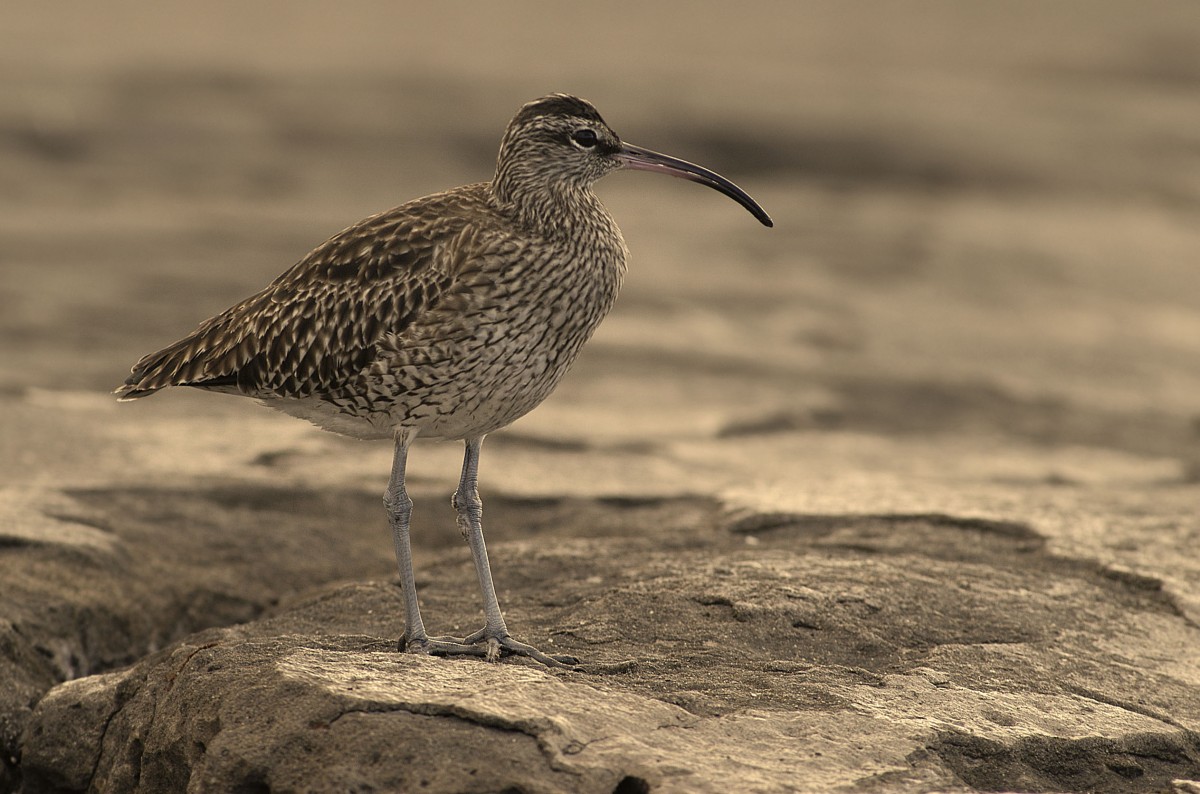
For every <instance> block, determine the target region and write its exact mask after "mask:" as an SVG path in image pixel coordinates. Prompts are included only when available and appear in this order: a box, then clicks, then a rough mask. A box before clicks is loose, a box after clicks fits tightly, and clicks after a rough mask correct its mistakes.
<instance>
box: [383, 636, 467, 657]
mask: <svg viewBox="0 0 1200 794" xmlns="http://www.w3.org/2000/svg"><path fill="white" fill-rule="evenodd" d="M399 650H400V651H401V652H405V653H423V654H426V655H429V654H435V655H438V656H456V655H465V656H486V655H487V649H486V648H481V647H479V646H477V645H467V644H466V643H463V642H457V641H455V640H454V638H453V637H420V638H417V639H408V638H407V637H401V638H400V648H399Z"/></svg>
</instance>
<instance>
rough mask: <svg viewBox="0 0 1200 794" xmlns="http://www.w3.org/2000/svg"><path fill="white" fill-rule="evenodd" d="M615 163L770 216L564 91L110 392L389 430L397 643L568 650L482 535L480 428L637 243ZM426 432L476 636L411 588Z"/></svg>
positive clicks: (551, 359)
mask: <svg viewBox="0 0 1200 794" xmlns="http://www.w3.org/2000/svg"><path fill="white" fill-rule="evenodd" d="M622 168H628V169H636V170H642V171H655V172H658V173H662V174H669V175H671V176H678V177H682V178H684V179H689V180H692V181H693V182H699V183H700V184H702V185H708V186H709V187H711V188H714V189H716V190H719V191H720V192H722V193H724V194H725V195H726V196H729V197H730V198H732V199H733V200H734V201H736V202H738V203H739V204H741V205H742V206H743V207H745V208H746V209H747V210H749V211H750V213H751V214H753V215H754V217H755V218H757V219H758V220H759V221H760V222H761V223H762V224H763V225H765V226H771V225H772V222H771V218H770V216H768V215H767V213H766V212H765V211H764V210H763V208H762V207H760V206H759V205H758V203H757V202H755V201H754V199H752V198H750V196H749V195H747V194H746V192H745V191H743V190H742V189H741V188H739V187H738V186H737V185H735V184H733V183H732V182H730V181H729V180H728V179H725V178H724V177H722V176H720V175H719V174H715V173H713V172H712V171H709V170H708V169H706V168H702V167H700V166H698V165H694V164H692V163H688V162H685V161H683V160H678V159H676V158H674V157H668V156H666V155H663V154H658V153H656V152H652V151H649V150H648V149H642V148H640V147H638V146H633V145H631V144H628V143H624V142H622V141H621V139H620V138H618V137H617V134H616V133H615V132H613V131H612V129H611V128H610V127H609V126H608V125H607V124H605V123H604V120H603V119H602V118H601V117H600V114H599V113H598V112H596V109H595V108H594V107H593V106H592V105H591V104H590V103H588V102H586V101H584V100H582V99H579V98H577V97H573V96H568V95H565V94H553V95H551V96H547V97H543V98H542V99H538V100H536V101H534V102H530V103H529V104H527V105H525V106H524V107H522V108H521V109H520V111H519V112H518V113H517V115H516V116H515V117H514V118H513V120H512V121H511V122H510V123H509V125H508V129H507V130H506V131H505V133H504V137H503V139H502V140H501V143H500V155H499V158H498V161H497V165H496V173H495V176H494V177H493V178H492V180H491V181H490V182H481V183H478V184H472V185H466V186H464V187H459V188H455V189H453V190H449V191H446V192H444V193H437V194H434V195H432V196H426V197H425V198H420V199H416V200H415V201H410V202H409V203H407V204H404V205H402V206H400V207H397V208H395V209H392V210H388V211H386V212H383V213H380V214H378V215H374V216H372V217H369V218H367V219H365V220H363V221H361V222H359V223H357V224H355V225H354V226H351V227H350V228H348V229H346V230H345V231H343V232H341V233H339V234H337V235H335V236H334V237H332V238H330V239H329V240H328V241H327V242H325V243H324V244H322V245H321V246H319V247H318V248H316V249H315V250H314V251H312V253H310V254H308V256H306V257H304V258H303V259H302V260H301V261H300V262H299V263H298V264H297V265H295V266H294V267H293V268H291V269H290V270H288V271H287V272H285V273H284V274H283V275H281V276H280V277H279V278H277V279H275V280H274V281H273V282H271V284H270V285H269V286H267V287H266V288H265V289H263V290H262V291H261V292H258V293H257V294H255V295H252V296H251V297H249V298H247V299H246V300H244V301H242V302H241V303H238V304H237V305H235V306H233V307H232V308H230V309H228V310H227V311H225V312H222V313H221V314H219V315H217V316H216V317H213V318H212V319H210V320H207V321H205V322H204V323H202V324H201V325H200V327H199V328H197V329H196V330H195V331H194V332H193V333H192V334H191V335H189V336H187V337H185V338H184V339H181V340H180V341H178V342H176V343H175V344H173V345H170V346H169V347H166V348H163V349H162V350H160V351H158V352H157V353H151V354H150V355H148V356H146V357H145V358H143V359H142V360H141V361H139V362H138V363H137V364H136V365H134V367H133V371H132V374H131V375H130V376H129V378H128V379H127V380H126V381H125V384H124V385H123V386H121V387H120V388H118V389H117V390H116V392H115V393H116V394H117V395H119V397H120V399H122V400H133V399H136V398H138V397H145V396H146V395H148V394H153V393H154V392H156V391H158V390H159V389H164V388H166V387H168V386H191V387H193V388H197V389H205V390H208V391H215V392H225V393H230V394H240V395H243V396H246V397H252V398H254V399H257V400H260V401H261V402H262V403H263V404H264V405H267V406H269V407H271V408H276V409H278V410H280V411H283V412H285V413H288V414H291V415H293V416H298V417H302V418H304V419H307V420H309V421H311V422H313V423H315V424H317V425H319V426H320V427H323V428H325V429H327V430H331V431H333V432H335V433H341V434H343V435H347V436H352V437H355V438H363V439H380V438H387V439H392V440H393V441H394V443H395V457H394V459H393V463H392V473H391V479H390V481H389V483H388V487H387V491H386V492H385V495H384V503H385V505H386V507H387V516H388V521H389V523H390V525H391V528H392V533H393V538H394V541H395V546H396V559H397V562H398V564H399V568H400V582H401V586H402V588H403V592H404V601H405V628H404V636H403V637H402V638H401V640H400V649H401V650H407V651H411V652H416V653H433V654H440V655H451V654H471V655H477V656H485V657H486V658H487V659H489V660H493V661H494V660H496V659H498V658H499V657H500V656H501V655H506V654H517V655H521V656H528V657H531V658H533V659H535V660H537V661H539V662H541V663H543V664H546V665H551V666H561V665H562V664H563V663H574V662H575V661H576V660H574V659H572V658H571V657H557V658H556V657H552V656H549V655H547V654H545V653H542V652H541V651H539V650H538V649H537V648H534V647H532V646H530V645H526V644H525V643H522V642H519V641H517V640H516V639H514V638H513V637H512V636H510V635H509V632H508V628H507V626H506V625H505V623H504V617H503V615H502V614H501V612H500V606H499V604H498V602H497V600H496V592H495V589H494V587H493V585H492V573H491V569H490V566H489V565H488V557H487V549H486V547H485V545H484V541H483V529H482V525H481V516H482V508H483V506H482V503H481V501H480V499H479V493H478V490H477V487H476V485H477V472H478V466H479V448H480V444H481V443H482V441H483V438H484V436H486V435H487V434H488V433H490V432H492V431H493V430H498V429H499V428H502V427H504V426H506V425H508V424H510V423H511V422H513V421H514V420H516V419H517V418H519V417H521V416H523V415H524V414H526V413H528V412H529V411H530V410H532V409H533V408H534V407H536V406H537V405H538V404H539V403H541V402H542V400H544V399H546V397H547V396H548V395H549V394H550V392H551V391H552V390H553V389H554V387H555V385H556V384H557V383H558V381H559V379H561V378H562V376H563V374H565V373H566V371H567V369H568V368H569V367H570V366H571V363H572V362H573V361H574V360H575V357H576V355H577V354H578V353H579V350H580V348H581V347H582V346H583V344H584V342H586V341H587V340H588V338H589V337H590V336H591V335H592V332H593V331H594V330H595V329H596V326H597V325H599V323H600V321H601V320H602V319H603V318H604V316H605V315H606V314H608V311H609V309H611V308H612V305H613V302H614V301H615V300H616V297H617V289H618V288H619V287H620V285H621V279H622V277H623V276H624V274H625V260H626V256H627V249H626V247H625V241H624V239H623V238H622V237H621V231H620V230H619V229H618V228H617V224H616V223H615V222H614V221H613V219H612V216H611V215H609V213H608V211H607V210H606V209H605V208H604V206H603V205H602V204H601V203H600V200H599V199H598V198H597V197H596V195H595V193H593V192H592V185H593V184H594V183H595V182H596V180H598V179H600V178H601V177H603V176H605V175H606V174H609V173H611V172H613V171H617V170H620V169H622ZM418 436H420V437H422V438H435V439H455V440H462V441H464V442H465V444H466V454H465V456H464V459H463V467H462V477H461V480H460V481H459V484H458V489H457V490H456V491H455V493H454V497H453V500H452V504H453V506H454V508H455V509H456V510H457V512H458V526H459V528H460V530H461V531H462V533H463V536H464V537H465V538H466V540H467V542H468V543H469V544H470V547H471V554H472V555H473V557H474V560H475V570H476V573H477V574H478V577H479V586H480V589H481V591H482V594H483V612H484V619H485V622H484V626H483V628H481V629H480V630H479V631H476V632H475V633H473V634H471V635H469V636H467V637H430V636H429V635H428V634H427V633H426V631H425V625H424V623H423V622H422V620H421V612H420V609H419V607H418V605H417V590H416V585H415V583H414V580H413V566H412V551H411V548H410V545H409V517H410V515H411V512H412V501H411V500H410V499H409V497H408V494H407V493H406V492H405V489H404V467H405V461H406V459H407V456H408V449H409V446H410V445H411V444H412V443H413V441H414V440H415V439H416V438H417V437H418Z"/></svg>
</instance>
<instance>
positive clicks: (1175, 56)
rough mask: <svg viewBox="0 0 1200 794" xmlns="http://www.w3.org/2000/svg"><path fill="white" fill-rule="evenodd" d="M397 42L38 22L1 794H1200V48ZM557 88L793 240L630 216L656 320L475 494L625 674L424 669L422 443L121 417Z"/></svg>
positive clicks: (785, 40)
mask: <svg viewBox="0 0 1200 794" xmlns="http://www.w3.org/2000/svg"><path fill="white" fill-rule="evenodd" d="M394 6H395V4H368V3H364V4H362V5H361V6H360V7H358V8H357V12H356V13H351V14H344V15H339V16H337V17H333V16H331V15H330V14H329V12H328V11H327V10H325V7H323V6H321V5H319V4H313V5H302V4H288V5H286V6H285V5H283V4H270V3H263V4H254V5H253V6H246V7H243V6H242V5H241V4H234V3H232V2H230V3H216V4H209V5H206V6H205V7H204V10H203V12H201V11H200V10H198V9H192V10H183V9H176V10H174V11H171V12H168V11H166V10H163V8H162V7H155V9H154V10H150V9H147V8H144V7H141V6H140V5H138V4H132V3H130V4H128V5H126V4H122V3H114V4H110V5H109V6H108V9H107V11H106V16H105V17H104V18H103V19H99V18H98V17H93V18H89V17H87V16H83V15H80V14H78V13H75V12H73V11H71V10H70V9H68V8H67V7H65V6H63V7H58V6H55V5H54V4H44V5H40V6H38V9H39V10H37V11H33V10H27V12H26V16H23V17H22V18H21V19H19V20H16V21H15V22H14V23H13V24H12V25H9V26H4V27H3V29H0V45H2V46H0V50H2V51H3V52H4V53H6V54H5V55H4V56H2V57H0V75H3V78H4V79H3V80H2V81H0V148H2V150H3V152H4V155H3V156H4V160H5V162H6V167H5V168H4V169H2V170H0V205H2V207H3V212H0V240H2V243H0V268H2V269H3V279H2V280H0V350H2V351H3V355H2V356H0V416H2V417H3V419H2V420H0V431H2V436H0V443H2V444H3V449H2V450H0V475H2V477H3V480H2V482H3V486H0V582H2V583H3V584H0V682H4V683H3V685H0V760H2V761H3V765H2V767H0V791H15V790H18V789H20V788H22V787H23V788H24V790H25V791H28V792H41V791H88V790H92V791H104V792H108V791H146V792H157V791H183V790H188V791H239V792H265V791H272V792H287V791H329V792H343V791H408V790H422V791H447V792H458V791H479V792H486V791H496V792H499V791H524V792H556V791H582V792H645V791H655V792H675V791H678V792H694V791H727V790H739V791H740V790H744V791H764V792H765V791H781V790H801V791H834V790H842V791H889V792H890V791H912V792H921V791H969V790H981V791H1112V792H1117V791H1129V792H1137V791H1180V792H1194V791H1200V552H1198V549H1200V519H1198V518H1197V511H1196V505H1197V504H1198V503H1200V398H1198V397H1197V395H1200V366H1198V365H1197V362H1198V361H1200V269H1198V268H1197V267H1196V263H1197V261H1200V223H1198V220H1200V187H1198V185H1200V182H1198V181H1197V175H1198V174H1200V134H1198V133H1197V130H1200V106H1197V105H1196V103H1195V93H1196V89H1197V88H1198V87H1200V55H1198V53H1200V24H1197V23H1196V20H1195V13H1194V7H1192V6H1191V5H1190V4H1188V3H1178V4H1168V3H1160V4H1155V5H1154V6H1153V7H1152V9H1149V10H1148V9H1147V8H1146V7H1143V6H1137V7H1136V10H1131V9H1132V8H1133V7H1131V6H1128V5H1124V4H1120V3H1106V4H1101V3H1081V4H1078V5H1072V4H1069V3H1065V4H1055V5H1054V6H1044V5H1043V4H1040V3H1032V2H1031V3H1027V4H1022V3H1006V4H995V5H988V6H984V5H982V4H975V5H962V4H951V3H946V4H936V3H935V4H928V3H926V4H920V5H918V4H915V3H913V4H888V5H886V6H882V5H881V6H875V7H873V9H874V10H873V11H872V12H870V13H868V12H867V11H866V10H864V9H862V8H860V9H859V10H856V11H853V10H848V8H847V7H845V6H843V5H842V4H837V3H830V4H818V3H812V4H805V5H803V6H799V7H797V6H795V5H792V4H778V5H762V6H757V7H755V9H754V10H753V11H752V12H744V11H742V12H736V13H735V11H734V10H731V9H730V8H726V6H725V5H724V4H714V5H713V6H712V7H703V8H700V9H697V8H695V7H694V6H692V5H688V6H686V7H683V6H680V7H678V8H675V7H672V6H670V5H658V6H652V7H645V6H644V5H643V6H638V7H636V8H634V7H630V8H627V9H624V11H622V9H620V8H617V9H615V13H616V18H619V19H620V20H622V21H621V24H616V22H612V24H608V25H596V24H594V20H593V19H591V18H590V17H589V16H588V14H589V13H590V10H589V9H591V10H594V7H589V8H585V7H583V6H580V8H578V9H574V10H562V11H560V12H559V13H560V14H562V15H563V16H559V17H555V16H554V15H553V14H551V13H549V12H548V11H547V10H546V8H543V7H527V6H524V5H520V4H518V5H517V6H515V7H514V8H515V17H513V18H510V17H509V16H508V14H512V13H514V9H513V8H508V7H505V8H503V9H501V8H488V9H486V10H485V9H482V8H476V7H474V6H472V7H471V10H472V11H471V13H461V12H462V11H463V9H459V12H460V13H458V14H457V15H456V14H453V13H450V12H449V11H444V10H443V11H439V12H432V11H430V12H423V13H424V14H425V15H424V16H421V15H416V16H414V15H413V14H412V12H410V11H405V10H402V9H400V8H397V7H394ZM635 10H636V12H637V13H636V14H635V13H633V12H634V11H635ZM680 15H683V19H684V20H685V21H684V22H680V21H679V19H680ZM102 25H103V26H105V27H104V33H105V35H97V31H98V30H99V28H100V26H102ZM584 28H586V29H587V30H589V31H590V33H589V36H587V37H586V40H585V41H583V42H582V43H581V41H580V40H578V39H577V38H573V37H571V36H568V35H565V34H566V33H567V32H569V31H573V30H579V29H584ZM451 33H452V34H453V35H451ZM617 52H619V53H620V54H621V56H622V57H619V58H616V57H613V56H612V54H613V53H617ZM605 55H607V57H603V56H605ZM497 63H500V64H503V68H497V67H496V64H497ZM597 70H599V71H597ZM550 90H570V91H576V92H578V93H581V94H583V95H585V96H588V97H590V98H591V99H593V100H595V101H596V103H597V104H598V105H599V107H600V109H601V111H602V112H603V113H605V115H606V117H607V118H608V120H609V121H610V122H611V123H612V124H613V126H614V127H615V128H616V129H617V130H618V131H619V132H621V133H622V134H623V135H625V136H626V137H627V138H628V139H629V140H632V141H634V142H636V143H639V144H641V145H644V146H649V147H651V148H655V149H660V150H664V151H669V152H672V153H675V154H678V155H680V156H683V157H687V158H689V159H694V160H696V161H699V162H702V163H705V164H706V165H709V166H711V167H714V168H716V169H717V170H720V171H722V172H723V173H725V174H726V175H728V176H729V177H731V178H733V179H734V180H735V181H737V182H739V183H740V184H742V185H743V186H744V187H746V188H747V189H749V190H750V191H751V192H752V193H753V194H754V195H755V196H756V198H758V199H759V200H760V201H761V202H762V203H763V204H764V205H765V206H766V207H767V208H768V209H769V210H770V211H771V212H772V214H773V215H774V217H775V219H776V222H777V227H776V228H775V229H773V230H765V229H762V228H761V227H758V226H757V224H755V223H754V222H753V219H751V218H749V216H747V215H746V214H745V213H744V212H742V211H741V210H740V209H738V208H737V207H736V206H734V205H733V204H731V203H730V202H728V201H727V200H725V199H722V198H721V197H720V196H718V195H716V194H715V193H711V191H704V190H702V189H701V188H699V187H697V186H695V185H686V184H684V183H676V182H668V181H666V180H661V179H658V178H656V177H653V176H650V175H646V174H625V175H617V176H614V177H611V178H610V179H608V180H607V181H606V182H605V183H604V185H603V186H602V189H601V192H602V194H603V196H604V197H605V199H606V201H607V202H608V203H609V205H610V207H611V208H612V210H613V212H614V214H615V215H616V216H617V218H618V220H619V221H620V222H621V224H622V227H623V228H624V230H625V232H626V237H627V239H628V242H629V245H630V248H631V249H632V251H633V263H632V269H631V272H630V276H629V280H628V283H627V287H626V289H625V292H624V294H623V295H622V299H621V302H620V304H619V305H618V308H617V309H616V310H615V311H614V314H613V316H612V317H611V318H610V319H609V320H608V321H607V323H606V324H605V325H604V326H603V327H602V329H601V331H600V332H599V333H598V334H597V337H596V338H595V340H593V342H592V343H591V344H590V346H589V347H588V349H587V350H585V353H584V355H583V357H582V358H581V360H580V361H579V363H578V365H577V366H576V368H575V370H574V372H573V373H572V374H571V376H570V377H569V378H568V380H567V381H566V382H565V383H564V384H563V385H562V386H561V387H560V389H559V391H558V392H557V393H556V394H555V395H554V397H553V398H552V399H551V400H550V401H549V402H548V403H546V404H545V405H544V406H542V407H541V408H539V409H538V410H537V411H535V412H534V413H533V414H531V415H530V416H529V417H527V418H526V419H524V420H522V421H520V422H519V423H518V424H517V425H515V426H514V427H513V428H512V429H510V430H507V431H504V432H501V433H498V434H496V435H495V436H493V437H492V438H490V439H489V440H488V442H487V444H486V445H485V448H484V454H483V458H482V469H481V490H482V493H483V497H484V502H485V514H484V522H485V531H486V534H487V537H488V542H489V550H490V552H491V556H492V565H493V570H494V572H495V575H496V579H497V588H498V590H499V594H500V599H501V603H502V605H503V606H504V608H505V611H506V616H507V618H508V622H509V626H510V628H511V629H512V630H513V632H514V634H516V635H517V636H518V637H520V638H522V639H524V640H526V641H528V642H532V643H534V644H536V645H539V646H541V647H543V648H545V649H548V650H553V651H554V652H558V653H565V654H570V655H573V656H576V657H578V658H579V659H580V660H581V663H580V664H579V665H578V667H577V668H576V669H573V670H565V671H564V670H547V669H543V668H541V667H539V666H536V665H533V664H531V663H527V662H525V661H523V660H511V659H508V660H504V661H503V662H501V663H500V664H496V665H491V664H487V663H484V662H481V661H477V660H473V659H455V660H443V659H436V658H425V657H417V656H411V655H402V654H397V653H395V652H394V646H395V640H396V638H397V637H398V636H399V635H400V634H401V632H402V631H403V621H402V613H401V605H400V601H401V599H400V593H399V590H398V588H397V582H396V577H395V575H394V573H393V569H394V561H393V559H392V552H391V543H390V539H389V535H388V529H387V525H386V521H385V518H384V514H383V508H382V503H381V500H380V497H381V495H382V490H383V486H384V484H385V481H386V477H387V472H388V466H389V462H390V450H389V449H388V448H387V446H386V445H374V444H361V443H354V442H349V441H345V440H341V439H339V438H336V437H333V436H329V435H326V434H322V433H320V432H319V431H316V430H314V429H312V428H310V427H307V426H306V425H304V424H303V423H301V422H297V421H295V420H292V419H289V418H286V417H282V416H278V415H275V414H271V413H269V412H267V411H263V410H262V409H260V408H257V407H255V406H254V405H253V404H251V403H249V402H248V401H242V400H238V399H235V398H229V397H221V396H213V395H202V394H194V393H177V394H176V393H169V394H164V395H161V396H157V397H155V398H153V399H152V400H144V401H140V402H138V403H135V404H132V405H118V404H116V403H115V402H113V401H112V400H111V398H110V397H109V396H108V394H107V391H108V390H109V389H111V388H112V387H113V386H115V385H116V384H117V383H118V382H119V381H120V380H121V379H122V377H123V373H124V372H125V371H126V369H127V367H128V366H129V364H131V363H132V362H133V361H134V360H135V359H136V358H137V357H138V356H139V355H140V354H142V353H144V352H148V351H149V350H151V349H154V348H155V347H157V346H160V345H161V344H164V343H166V342H169V341H171V340H173V339H175V338H177V337H178V336H180V335H182V334H184V333H186V332H187V331H188V330H190V329H191V328H192V327H193V326H194V325H195V323H196V322H197V321H199V320H201V319H203V318H204V317H207V316H208V315H210V314H212V313H214V312H216V311H219V310H221V309H223V308H224V307H225V306H227V305H229V304H230V303H232V302H233V301H235V300H237V299H238V298H240V297H242V296H244V295H245V294H248V293H249V292H251V291H253V290H254V289H257V288H258V287H260V286H261V285H263V284H264V283H266V282H267V281H269V280H270V279H271V278H273V277H274V276H275V275H276V274H277V273H278V272H279V271H281V270H282V269H283V268H284V267H286V266H287V265H288V264H290V263H291V262H293V261H295V260H296V259H298V258H299V257H300V256H301V255H303V253H304V252H305V251H306V250H307V249H308V248H310V247H312V245H314V244H316V243H318V242H320V240H321V239H322V238H323V237H324V236H326V235H327V234H329V233H331V232H333V231H336V230H337V229H338V228H340V227H342V226H344V225H346V224H348V223H350V222H353V221H354V220H356V219H358V218H359V217H362V216H364V215H366V214H369V213H370V212H372V211H375V210H378V209H381V208H384V207H387V206H391V205H394V204H396V203H399V202H400V201H402V200H404V199H407V198H410V197H412V196H415V195H420V194H422V193H427V192H430V191H432V190H436V189H439V188H442V187H446V186H449V185H453V184H459V183H462V182H466V181H471V180H474V179H480V178H486V176H487V175H488V172H489V168H490V161H491V159H492V158H493V157H494V148H495V144H496V140H497V138H498V135H499V132H500V130H501V128H502V127H503V125H504V123H505V122H506V121H507V119H508V117H509V115H511V112H512V110H513V109H514V108H515V107H516V106H518V105H519V104H520V103H521V102H523V101H525V100H526V99H529V98H532V97H535V96H537V95H539V94H542V93H545V92H547V91H550ZM459 455H460V449H459V447H458V446H457V445H453V444H429V445H419V446H418V447H417V448H416V449H415V450H414V452H413V455H412V457H411V460H410V466H409V470H410V491H411V493H412V495H413V498H414V500H415V501H416V513H415V516H414V530H413V541H414V544H415V554H416V564H417V576H418V587H419V588H420V592H421V595H422V599H423V601H422V606H423V609H424V613H425V617H426V622H427V624H428V625H429V628H430V629H431V631H433V632H435V633H438V632H446V633H464V632H469V631H471V630H473V629H474V628H476V627H477V624H478V623H479V622H480V614H479V605H478V595H477V592H476V588H475V585H474V583H473V572H472V568H471V562H470V555H469V553H468V551H467V549H466V548H465V545H464V544H462V542H461V539H460V538H459V536H458V533H457V530H456V529H455V528H454V522H453V513H452V510H451V509H450V507H449V505H448V497H449V494H450V492H451V490H452V489H453V485H454V480H455V477H456V475H457V469H458V464H459Z"/></svg>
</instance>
